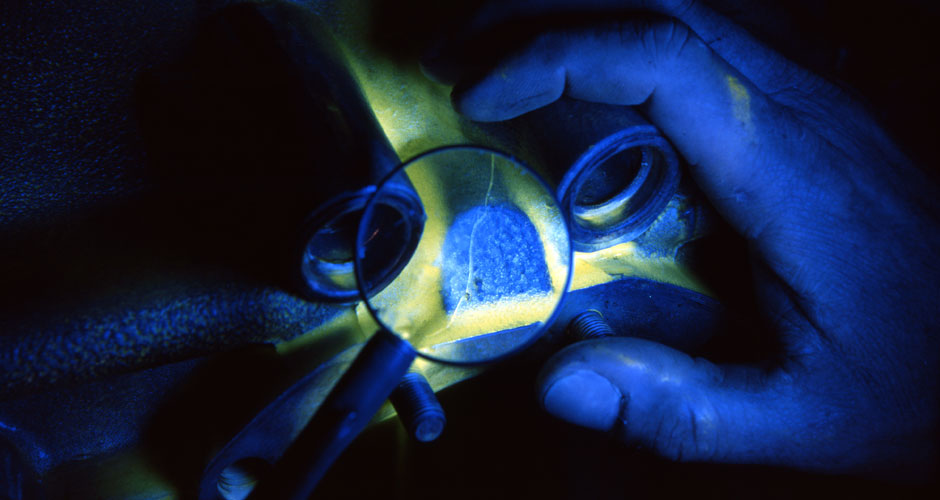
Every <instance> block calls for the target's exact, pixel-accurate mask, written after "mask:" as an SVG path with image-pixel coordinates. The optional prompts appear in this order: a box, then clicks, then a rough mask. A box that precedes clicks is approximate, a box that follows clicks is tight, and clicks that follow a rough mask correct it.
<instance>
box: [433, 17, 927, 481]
mask: <svg viewBox="0 0 940 500" xmlns="http://www.w3.org/2000/svg"><path fill="white" fill-rule="evenodd" d="M609 3H614V2H611V1H610V0H590V1H588V2H580V3H578V2H573V1H570V0H568V1H565V0H550V1H547V2H541V3H536V2H531V1H517V2H511V3H509V4H508V6H507V5H503V6H500V7H498V8H496V9H494V10H499V9H503V14H504V15H503V18H511V17H516V16H519V15H521V13H526V12H529V13H534V11H536V10H542V11H546V10H547V11H552V12H564V11H565V10H566V9H571V8H574V7H577V8H596V7H604V6H605V5H606V4H609ZM616 3H617V4H618V6H619V7H621V8H622V7H624V6H626V7H634V8H642V9H645V10H653V11H656V12H658V13H660V14H662V15H663V16H667V17H658V18H653V19H650V18H644V19H642V20H626V21H620V22H616V23H608V24H606V25H600V26H594V27H592V28H589V29H579V30H566V31H551V32H547V33H543V34H541V35H539V36H537V37H536V38H534V39H533V40H531V42H529V43H528V44H526V45H525V46H523V47H522V48H521V49H520V50H517V51H515V52H513V53H510V54H492V56H494V62H495V64H494V65H493V66H492V67H491V69H490V70H488V71H486V72H484V73H483V74H482V76H481V75H475V77H474V78H473V79H470V80H468V79H466V78H464V79H462V80H460V81H458V83H457V86H456V87H455V90H454V94H453V101H454V105H455V107H456V108H457V109H458V110H459V111H460V112H461V113H463V114H465V115H466V116H468V117H470V118H472V119H476V120H481V121H496V120H504V119H508V118H512V117H514V116H517V115H520V114H523V113H525V112H527V111H530V110H533V109H535V108H538V107H541V106H544V105H546V104H549V103H551V102H553V101H554V100H556V99H558V98H559V97H560V96H562V95H567V96H569V97H572V98H576V99H583V100H587V101H594V102H605V103H611V104H621V105H635V106H640V109H641V110H642V111H643V112H644V113H645V114H646V115H647V116H648V117H649V119H650V120H651V121H652V122H653V123H655V124H656V125H657V126H659V127H660V129H662V130H663V132H664V133H665V134H666V135H668V137H669V138H670V139H671V140H672V142H673V143H674V145H675V146H676V148H677V149H678V150H679V151H680V153H681V154H682V155H683V156H684V157H685V159H686V160H687V161H688V163H689V164H690V168H691V174H692V175H693V177H694V178H695V180H696V181H697V182H698V184H699V186H700V187H701V188H702V189H703V190H704V191H705V193H706V194H707V195H708V196H709V198H710V200H711V201H712V203H713V204H714V205H715V206H716V207H717V209H718V210H719V211H720V213H721V214H722V215H723V216H724V217H725V218H726V219H727V221H728V222H729V223H730V224H731V225H732V226H733V227H734V228H735V229H736V230H737V231H738V232H740V233H741V234H742V235H743V236H744V237H745V238H746V239H747V240H748V242H749V245H750V247H751V250H752V256H753V258H752V264H753V265H754V268H755V275H756V276H757V278H758V279H757V280H756V283H755V293H756V294H757V296H758V298H759V300H760V303H761V305H762V306H763V307H764V308H765V311H764V313H765V314H766V315H767V317H768V318H770V320H771V323H772V324H773V325H774V328H775V331H773V332H770V333H771V334H774V335H777V336H779V337H780V341H781V344H782V345H783V348H784V352H783V353H782V355H781V357H780V360H781V361H780V362H779V363H778V364H776V365H775V366H773V367H770V368H766V367H764V368H759V367H755V366H718V365H715V364H713V363H711V362H709V361H707V360H704V359H693V358H692V357H690V356H688V355H686V354H684V353H681V352H678V351H676V350H673V349H670V348H668V347H666V346H663V345H659V344H656V343H654V342H650V341H646V340H641V339H634V338H610V339H603V340H597V341H590V342H582V343H579V344H576V345H574V346H571V347H569V348H567V349H565V350H563V351H562V352H560V353H558V354H557V355H556V356H555V357H554V358H552V359H551V360H550V361H549V362H548V363H547V365H546V366H545V367H544V369H543V371H542V374H541V376H540V381H539V390H540V395H541V398H542V403H543V404H544V406H545V408H546V409H547V410H548V411H549V412H551V413H552V414H554V415H556V416H558V417H560V418H563V419H565V420H568V421H570V422H573V423H576V424H579V425H582V426H586V427H590V428H594V429H598V430H612V431H614V432H615V433H616V434H617V435H618V436H619V437H621V438H622V439H623V440H625V441H628V442H633V443H638V444H640V445H643V446H645V447H648V448H650V449H652V450H654V451H656V452H658V453H660V454H662V455H664V456H667V457H671V458H674V459H679V460H691V461H715V462H726V463H763V464H775V465H784V466H792V467H797V468H801V469H805V470H816V471H827V472H850V473H861V472H877V473H880V474H883V475H890V476H898V475H901V476H915V477H924V475H925V474H927V473H928V471H929V470H930V467H931V466H932V465H933V464H934V463H935V460H936V452H937V449H936V442H935V436H936V431H937V422H938V415H940V412H938V397H937V396H938V378H940V377H938V375H940V373H938V367H940V341H938V336H940V307H938V305H937V297H938V291H940V289H938V287H940V264H938V262H937V260H936V257H935V256H936V254H937V251H938V249H940V204H938V200H940V197H938V195H937V191H936V188H934V187H932V185H931V183H930V182H929V180H928V179H927V178H926V176H924V175H923V173H922V172H921V171H919V170H918V169H917V168H916V167H915V166H913V165H912V164H911V163H910V162H909V161H908V159H907V158H905V156H904V155H903V154H902V153H901V152H899V150H898V149H897V147H896V146H895V145H894V144H893V143H892V141H891V140H890V139H889V138H888V137H887V135H886V134H885V133H884V132H883V131H882V130H881V129H880V128H879V126H878V125H877V124H876V123H875V121H874V120H873V119H872V118H871V117H870V116H869V115H868V114H867V113H866V112H865V110H864V109H863V107H862V106H860V105H859V104H858V103H856V102H854V101H853V100H852V99H851V98H850V97H849V96H847V95H846V94H845V93H843V92H842V91H840V90H839V89H838V88H837V87H835V86H834V85H831V84H829V83H828V82H826V81H824V80H822V79H821V78H819V77H817V76H815V75H813V74H811V73H809V72H807V71H805V70H803V69H802V68H799V67H797V66H796V65H794V64H793V63H791V62H789V61H787V60H786V59H784V58H783V57H781V56H780V55H778V54H776V53H774V52H773V51H771V50H770V49H768V48H766V47H764V46H763V45H761V44H760V43H758V42H757V41H755V40H754V39H753V38H751V37H750V36H749V35H748V34H747V33H745V32H744V31H743V30H741V29H740V28H739V27H737V26H735V25H733V24H732V23H730V22H729V21H727V20H726V19H724V18H722V17H721V16H719V15H717V14H715V13H714V12H712V11H710V10H709V9H707V8H706V7H704V6H702V5H701V4H699V3H696V2H693V1H679V0H675V1H670V0H659V1H657V0H646V1H643V0H625V1H620V2H616ZM568 4H571V5H568ZM575 4H576V5H575ZM484 17H488V18H489V19H493V18H499V17H500V16H499V15H493V11H490V12H488V16H484ZM453 50H454V47H444V48H443V49H440V50H439V52H438V53H437V54H436V56H435V58H434V60H432V61H430V62H429V64H428V65H427V66H428V67H427V69H428V71H429V72H430V73H432V74H434V73H435V72H436V71H437V70H436V66H439V65H440V64H441V63H442V62H447V61H448V52H449V51H453ZM626 333H628V332H626ZM765 333H766V332H760V333H759V334H762V335H763V334H765ZM756 334H757V333H756Z"/></svg>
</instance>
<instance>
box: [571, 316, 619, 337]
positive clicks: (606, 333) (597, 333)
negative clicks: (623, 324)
mask: <svg viewBox="0 0 940 500" xmlns="http://www.w3.org/2000/svg"><path fill="white" fill-rule="evenodd" d="M568 335H570V336H571V338H573V339H574V340H576V341H581V340H590V339H600V338H604V337H613V336H614V331H613V329H611V328H610V325H608V324H607V321H606V320H605V319H604V317H603V316H601V313H600V312H598V311H596V310H594V309H589V310H587V311H584V312H582V313H580V314H578V315H577V316H575V317H574V319H572V320H571V322H570V323H568Z"/></svg>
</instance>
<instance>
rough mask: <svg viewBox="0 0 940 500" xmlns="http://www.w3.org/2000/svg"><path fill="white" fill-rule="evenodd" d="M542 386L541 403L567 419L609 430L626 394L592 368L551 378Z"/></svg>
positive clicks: (551, 411)
mask: <svg viewBox="0 0 940 500" xmlns="http://www.w3.org/2000/svg"><path fill="white" fill-rule="evenodd" d="M546 382H547V383H545V385H543V386H542V398H541V400H542V406H543V407H544V408H545V410H546V411H548V412H549V413H550V414H552V415H554V416H556V417H558V418H560V419H562V420H565V421H567V422H570V423H573V424H576V425H580V426H582V427H587V428H590V429H597V430H609V429H611V428H612V427H613V426H614V423H615V422H616V421H617V418H619V416H620V411H621V408H622V401H623V394H621V392H620V390H619V389H617V388H616V387H615V386H614V385H613V384H612V383H611V382H610V381H609V380H607V379H606V378H604V377H602V376H601V375H598V374H597V373H595V372H593V371H589V370H574V371H569V372H563V373H560V374H556V376H554V377H550V378H549V379H548V380H547V381H546Z"/></svg>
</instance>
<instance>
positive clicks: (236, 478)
mask: <svg viewBox="0 0 940 500" xmlns="http://www.w3.org/2000/svg"><path fill="white" fill-rule="evenodd" d="M270 471H271V464H269V463H268V462H267V460H264V459H263V458H257V457H248V458H243V459H241V460H237V461H235V462H233V463H232V464H230V465H229V466H228V467H226V468H224V469H222V472H220V473H219V479H218V489H219V494H220V495H222V498H224V499H225V500H243V499H244V498H246V497H248V495H249V494H250V493H251V490H252V489H254V487H255V485H256V484H258V481H260V480H261V479H262V478H263V477H264V476H265V475H267V474H268V472H270Z"/></svg>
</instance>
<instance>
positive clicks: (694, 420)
mask: <svg viewBox="0 0 940 500" xmlns="http://www.w3.org/2000/svg"><path fill="white" fill-rule="evenodd" d="M716 417H717V416H716V414H715V412H714V409H713V408H712V407H711V405H709V404H708V403H707V402H705V401H689V400H683V401H682V402H681V403H680V404H678V405H677V407H676V408H675V411H671V412H667V413H665V414H663V415H662V416H661V419H660V420H659V422H658V423H657V425H656V428H655V431H654V432H653V433H652V434H651V435H650V440H649V441H648V442H647V443H645V444H646V445H647V446H648V447H649V448H650V449H652V450H653V451H654V452H655V453H657V454H658V455H660V456H662V457H664V458H666V459H669V460H673V461H677V462H681V461H691V460H695V461H698V460H708V459H711V458H713V457H714V456H715V455H716V453H717V444H718V434H717V431H716V430H717V428H718V425H717V422H716Z"/></svg>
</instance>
